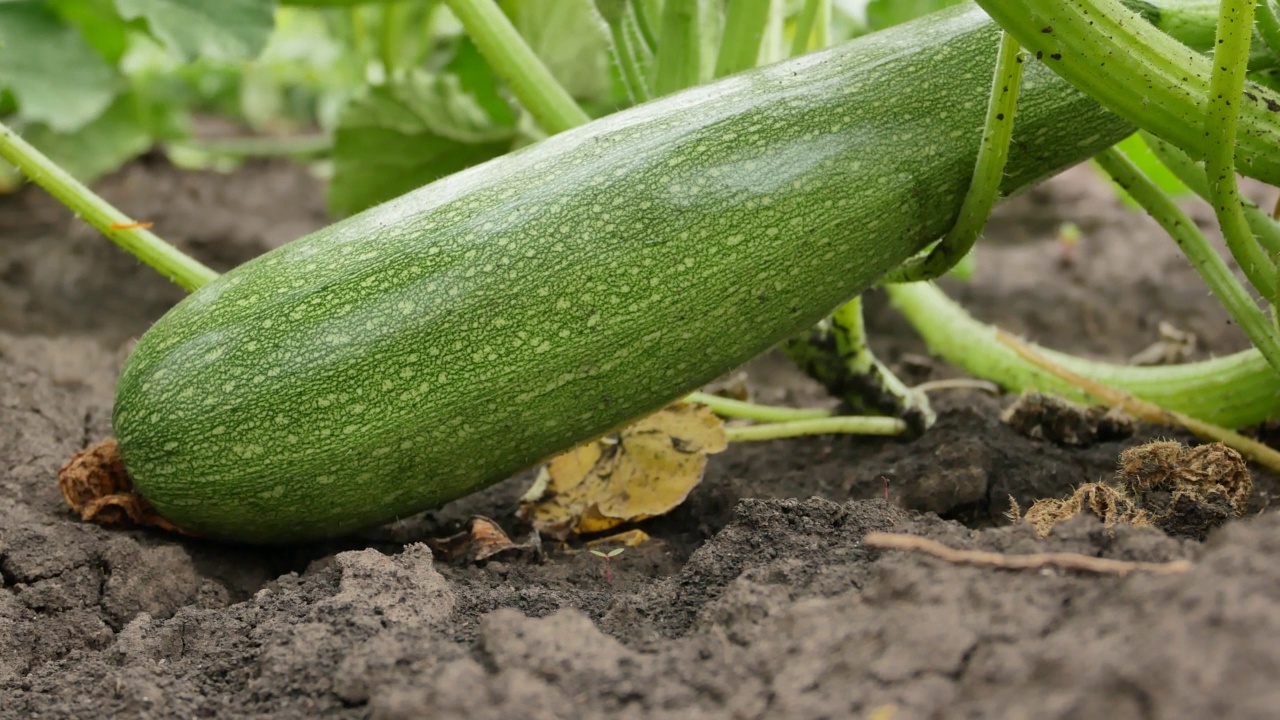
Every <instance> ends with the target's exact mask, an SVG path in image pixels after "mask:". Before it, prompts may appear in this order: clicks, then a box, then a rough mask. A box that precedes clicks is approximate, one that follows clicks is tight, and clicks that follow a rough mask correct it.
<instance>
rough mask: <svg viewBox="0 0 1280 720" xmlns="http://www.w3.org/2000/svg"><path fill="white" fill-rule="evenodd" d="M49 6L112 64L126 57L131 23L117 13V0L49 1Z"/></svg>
mask: <svg viewBox="0 0 1280 720" xmlns="http://www.w3.org/2000/svg"><path fill="white" fill-rule="evenodd" d="M48 6H49V7H50V9H52V10H53V11H54V12H55V13H57V15H58V17H60V18H62V20H63V22H65V23H67V24H69V25H71V26H72V27H74V28H75V29H77V30H79V31H80V34H81V35H82V36H84V39H85V40H87V41H88V43H89V44H90V45H92V46H93V49H95V50H97V51H98V54H99V55H101V56H102V57H103V58H104V59H105V60H106V61H107V62H108V63H110V64H112V65H115V64H116V63H118V62H120V58H122V57H124V53H125V51H126V50H128V48H129V35H128V30H129V24H128V23H126V22H125V20H124V18H122V17H120V13H118V12H116V6H115V2H114V0H48Z"/></svg>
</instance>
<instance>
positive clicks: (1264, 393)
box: [885, 283, 1280, 428]
mask: <svg viewBox="0 0 1280 720" xmlns="http://www.w3.org/2000/svg"><path fill="white" fill-rule="evenodd" d="M885 292H887V293H888V294H889V298H890V300H891V301H892V302H893V305H894V307H896V308H897V309H898V310H899V311H900V312H901V313H902V314H903V315H904V316H906V318H907V319H908V320H909V321H910V322H911V324H912V325H913V326H914V327H915V329H916V331H917V332H919V333H920V335H921V337H923V338H924V340H925V342H926V343H928V345H929V349H930V350H931V351H933V352H934V353H936V354H938V355H939V356H941V357H942V358H943V359H945V360H947V361H948V362H950V363H951V364H953V365H956V366H957V367H959V368H961V369H963V370H965V371H967V372H969V373H970V374H972V375H975V376H977V377H981V378H986V379H989V380H992V381H995V382H996V383H999V384H1000V385H1002V386H1004V387H1005V388H1008V389H1010V390H1012V391H1014V392H1017V391H1021V390H1024V389H1027V388H1036V389H1039V390H1042V391H1045V392H1052V393H1056V394H1058V395H1062V396H1064V397H1067V398H1070V399H1073V400H1078V401H1080V402H1087V401H1088V395H1087V394H1086V393H1084V392H1082V391H1080V390H1079V389H1078V388H1076V387H1074V386H1073V385H1071V384H1069V383H1067V382H1064V381H1063V380H1061V379H1060V378H1058V377H1057V376H1055V375H1053V374H1051V373H1048V372H1046V371H1044V370H1041V369H1040V368H1038V367H1036V366H1035V365H1032V364H1031V363H1029V362H1027V361H1026V360H1023V359H1022V358H1021V357H1019V356H1018V355H1017V353H1015V352H1014V351H1013V350H1011V349H1010V348H1008V347H1007V346H1005V345H1003V344H1002V343H1000V342H999V341H998V340H997V339H996V333H997V330H996V328H994V327H992V326H990V325H986V324H984V323H981V322H979V321H977V320H975V319H974V318H973V317H972V316H971V315H969V314H968V313H967V312H965V310H964V308H963V307H961V306H960V305H959V304H957V303H955V302H954V301H952V300H951V299H950V298H948V297H947V296H946V294H945V293H943V292H942V290H940V289H939V288H938V287H937V286H936V285H934V284H933V283H907V284H902V285H886V286H885ZM1032 347H1033V348H1035V349H1036V351H1037V352H1039V353H1041V354H1043V355H1045V356H1047V357H1049V358H1050V359H1051V360H1053V362H1054V363H1056V364H1058V365H1062V366H1063V367H1065V368H1067V369H1069V370H1071V371H1073V372H1076V373H1079V374H1080V375H1083V376H1085V377H1087V378H1090V379H1092V380H1096V381H1098V382H1100V383H1103V384H1105V385H1110V386H1111V387H1114V388H1117V389H1120V390H1124V391H1125V392H1127V393H1130V394H1132V395H1135V396H1137V397H1139V398H1142V399H1144V400H1148V401H1150V402H1153V403H1155V404H1156V405H1159V406H1161V407H1164V408H1167V409H1169V410H1173V411H1175V412H1180V413H1183V414H1185V415H1190V416H1191V417H1195V418H1199V419H1201V420H1204V421H1205V422H1210V423H1214V424H1216V425H1222V426H1224V427H1233V428H1234V427H1244V426H1248V425H1256V424H1258V423H1261V422H1265V421H1266V420H1270V419H1271V418H1273V417H1277V416H1280V376H1277V375H1276V372H1275V371H1274V370H1273V369H1272V368H1271V366H1270V365H1269V364H1267V361H1266V359H1264V358H1263V357H1262V355H1261V353H1259V352H1258V351H1257V350H1248V351H1245V352H1239V353H1236V354H1234V355H1229V356H1227V357H1221V358H1214V359H1212V360H1205V361H1203V362H1196V363H1187V364H1185V365H1167V366H1156V367H1134V366H1130V365H1116V364H1112V363H1103V362H1093V361H1089V360H1084V359H1081V358H1077V357H1072V356H1071V355H1067V354H1064V353H1059V352H1054V351H1052V350H1047V349H1044V348H1040V347H1037V346H1034V345H1033V346H1032Z"/></svg>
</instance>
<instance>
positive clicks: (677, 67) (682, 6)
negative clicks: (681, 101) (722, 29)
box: [653, 0, 709, 97]
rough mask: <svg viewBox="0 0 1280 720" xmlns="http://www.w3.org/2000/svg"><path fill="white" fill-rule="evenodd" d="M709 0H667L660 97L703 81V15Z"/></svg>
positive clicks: (659, 68)
mask: <svg viewBox="0 0 1280 720" xmlns="http://www.w3.org/2000/svg"><path fill="white" fill-rule="evenodd" d="M708 2H709V0H666V3H665V4H664V5H663V7H662V34H661V35H660V36H659V37H660V39H659V41H658V51H657V60H656V62H657V71H656V73H655V77H654V82H653V85H654V94H655V96H658V97H661V96H663V95H668V94H670V93H673V92H676V91H677V90H683V89H685V88H688V87H693V86H694V85H697V84H699V83H701V82H702V79H703V78H702V65H703V58H702V52H703V49H704V47H706V46H705V45H704V42H703V41H704V39H705V38H703V33H704V32H705V30H704V29H703V27H704V23H703V19H704V17H705V14H706V13H707V12H708Z"/></svg>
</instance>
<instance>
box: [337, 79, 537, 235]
mask: <svg viewBox="0 0 1280 720" xmlns="http://www.w3.org/2000/svg"><path fill="white" fill-rule="evenodd" d="M515 138H516V130H515V128H514V127H512V126H510V125H500V124H497V123H496V122H495V120H494V119H493V118H492V117H491V116H490V115H488V114H487V113H486V112H485V111H484V108H483V107H482V106H481V105H480V104H479V103H478V102H477V101H476V99H475V97H474V96H472V95H469V94H467V93H466V92H464V91H463V90H462V86H461V83H460V82H459V80H458V78H457V77H456V76H453V75H430V74H427V73H415V74H413V75H411V76H409V77H408V78H407V79H406V80H404V81H401V82H397V83H395V84H393V85H389V86H385V87H377V88H373V89H371V90H370V91H369V93H368V94H367V95H366V96H364V97H361V98H358V99H356V100H353V101H351V103H350V104H348V105H347V107H346V109H345V110H344V111H343V113H342V117H341V119H340V120H339V124H338V129H337V132H336V133H335V135H334V150H333V163H334V174H333V181H332V182H331V183H330V184H329V208H330V210H332V211H333V212H334V213H336V214H339V215H347V214H351V213H355V212H359V211H360V210H363V209H365V208H367V207H371V206H373V205H376V204H378V203H380V202H383V201H385V200H389V199H391V198H393V197H396V196H398V195H402V194H404V193H406V192H408V191H410V190H413V189H415V188H418V187H421V186H422V185H426V184H427V183H429V182H431V181H433V180H436V179H438V178H441V177H444V176H446V175H450V174H453V173H455V172H457V171H459V170H462V169H464V168H467V167H470V166H472V165H476V164H478V163H481V162H484V161H485V160H489V159H491V158H494V157H497V156H499V155H503V154H505V153H506V152H507V151H508V150H510V149H511V147H512V144H513V142H514V140H515Z"/></svg>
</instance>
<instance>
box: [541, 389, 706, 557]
mask: <svg viewBox="0 0 1280 720" xmlns="http://www.w3.org/2000/svg"><path fill="white" fill-rule="evenodd" d="M727 446H728V441H727V440H726V439H725V433H724V424H723V423H722V422H721V421H720V418H718V417H716V415H715V414H714V413H712V412H711V410H709V409H708V408H707V407H706V406H705V405H697V404H693V403H676V404H675V405H671V406H669V407H667V408H664V409H663V410H660V411H658V412H657V413H655V414H653V415H650V416H649V417H646V418H644V419H643V420H640V421H639V422H637V423H635V424H634V425H632V426H630V427H628V428H625V429H624V430H622V431H621V432H618V433H614V434H612V435H606V436H604V437H602V438H600V439H599V440H595V441H593V442H590V443H586V444H584V445H579V446H578V447H576V448H574V449H572V450H570V451H568V452H566V453H564V454H562V455H559V456H557V457H555V458H552V459H551V461H550V462H548V463H547V464H546V466H545V467H543V468H542V470H541V471H540V472H539V474H538V480H537V482H535V483H534V485H533V487H532V488H530V489H529V492H528V493H526V494H525V496H524V497H523V498H521V499H520V514H521V516H522V517H524V518H525V519H527V520H529V521H530V522H531V523H533V526H534V527H535V528H537V529H538V531H539V532H543V533H546V534H548V535H550V536H552V537H555V538H557V539H560V540H563V539H565V538H567V537H568V536H569V535H571V534H573V533H579V534H584V533H596V532H602V531H604V530H609V529H611V528H614V527H617V526H618V525H621V524H623V523H625V522H632V521H638V520H644V519H647V518H651V517H653V516H655V515H661V514H663V513H665V512H668V511H670V510H671V509H672V508H674V507H676V506H677V505H679V504H680V503H682V502H684V499H685V498H686V497H688V495H689V491H690V490H692V489H693V488H694V486H696V485H697V484H698V482H699V481H701V480H702V474H703V471H705V470H706V467H707V455H710V454H712V453H718V452H721V451H723V450H724V449H725V448H726V447H727Z"/></svg>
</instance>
